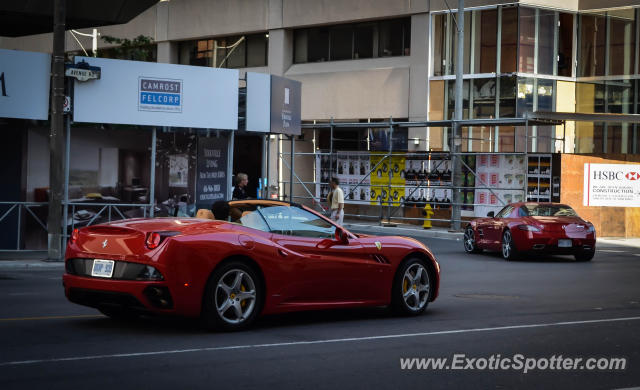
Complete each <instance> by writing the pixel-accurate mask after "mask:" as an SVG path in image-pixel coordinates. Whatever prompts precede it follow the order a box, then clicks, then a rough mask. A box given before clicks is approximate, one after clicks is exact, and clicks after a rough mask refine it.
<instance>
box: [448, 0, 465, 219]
mask: <svg viewBox="0 0 640 390" xmlns="http://www.w3.org/2000/svg"><path fill="white" fill-rule="evenodd" d="M457 26H458V43H457V46H456V49H457V53H456V62H455V66H456V85H455V87H456V88H455V89H456V95H455V96H456V100H455V103H456V105H455V113H454V120H455V121H454V122H453V134H452V136H453V137H452V139H451V141H452V142H451V143H452V145H451V146H452V147H453V153H452V154H451V163H452V164H451V165H452V166H453V167H452V169H451V184H452V185H453V186H454V187H455V186H456V180H459V179H458V178H460V177H462V165H461V164H460V154H459V153H460V151H461V143H462V140H461V134H462V127H461V126H460V122H459V121H461V120H462V103H463V102H462V99H463V98H462V94H463V90H462V88H463V83H462V73H463V70H464V0H458V20H457ZM451 191H452V192H453V194H452V195H453V196H452V198H453V205H452V208H451V229H452V230H460V214H461V213H460V210H461V208H460V203H461V200H462V199H461V196H460V190H459V189H452V190H451Z"/></svg>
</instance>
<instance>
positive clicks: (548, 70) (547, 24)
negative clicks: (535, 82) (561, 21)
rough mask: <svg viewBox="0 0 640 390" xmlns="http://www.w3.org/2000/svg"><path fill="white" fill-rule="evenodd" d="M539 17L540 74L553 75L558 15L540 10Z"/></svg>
mask: <svg viewBox="0 0 640 390" xmlns="http://www.w3.org/2000/svg"><path fill="white" fill-rule="evenodd" d="M538 15H539V16H538V73H542V74H551V75H552V74H553V65H554V62H555V60H556V56H555V52H554V39H555V29H556V23H555V20H556V13H555V11H547V10H539V11H538Z"/></svg>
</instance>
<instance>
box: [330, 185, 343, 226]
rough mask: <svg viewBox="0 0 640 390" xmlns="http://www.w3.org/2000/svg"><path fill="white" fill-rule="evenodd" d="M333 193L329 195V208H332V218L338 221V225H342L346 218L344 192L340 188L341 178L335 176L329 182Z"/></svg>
mask: <svg viewBox="0 0 640 390" xmlns="http://www.w3.org/2000/svg"><path fill="white" fill-rule="evenodd" d="M329 185H330V186H331V193H330V194H329V196H328V197H327V198H328V200H329V208H330V209H331V219H332V220H334V221H336V222H337V223H338V225H342V221H343V219H344V192H343V191H342V189H341V188H340V186H339V185H340V180H338V179H337V178H335V177H333V178H331V181H330V182H329Z"/></svg>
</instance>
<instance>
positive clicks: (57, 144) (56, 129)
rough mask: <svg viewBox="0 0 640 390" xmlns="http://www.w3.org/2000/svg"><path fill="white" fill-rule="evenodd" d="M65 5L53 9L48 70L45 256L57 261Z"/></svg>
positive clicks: (59, 2) (62, 1)
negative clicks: (51, 59) (49, 120)
mask: <svg viewBox="0 0 640 390" xmlns="http://www.w3.org/2000/svg"><path fill="white" fill-rule="evenodd" d="M65 19H66V1H65V0H55V1H54V5H53V64H52V67H51V68H52V69H51V92H52V99H51V131H50V132H49V162H50V166H49V215H48V217H47V231H48V256H49V259H52V260H58V259H60V255H61V244H62V240H61V237H60V232H61V227H62V218H61V217H62V215H61V214H62V213H61V212H62V195H63V194H62V192H63V184H62V175H63V164H62V150H63V148H64V118H63V106H64V43H65V42H64V39H65V38H64V33H65Z"/></svg>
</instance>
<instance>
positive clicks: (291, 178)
mask: <svg viewBox="0 0 640 390" xmlns="http://www.w3.org/2000/svg"><path fill="white" fill-rule="evenodd" d="M290 139H291V166H290V167H289V202H293V168H294V165H295V156H294V153H295V151H296V147H295V145H296V136H295V135H292V136H291V138H290Z"/></svg>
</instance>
